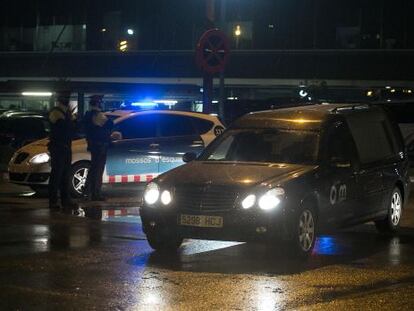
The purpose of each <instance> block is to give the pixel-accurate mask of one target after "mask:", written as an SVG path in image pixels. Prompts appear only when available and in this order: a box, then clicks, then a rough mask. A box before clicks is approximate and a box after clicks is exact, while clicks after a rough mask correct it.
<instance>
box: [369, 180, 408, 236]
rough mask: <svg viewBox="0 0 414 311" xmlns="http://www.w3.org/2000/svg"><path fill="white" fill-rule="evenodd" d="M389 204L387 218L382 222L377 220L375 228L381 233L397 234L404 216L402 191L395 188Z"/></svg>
mask: <svg viewBox="0 0 414 311" xmlns="http://www.w3.org/2000/svg"><path fill="white" fill-rule="evenodd" d="M387 204H388V213H387V217H386V218H384V219H382V220H377V221H376V222H375V226H376V227H377V230H378V231H379V232H381V233H395V232H397V230H398V228H399V227H400V221H401V216H402V207H403V200H402V196H401V191H400V189H398V188H397V187H395V188H394V190H393V191H392V193H391V197H390V198H389V201H388V203H387Z"/></svg>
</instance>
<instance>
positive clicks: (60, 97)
mask: <svg viewBox="0 0 414 311" xmlns="http://www.w3.org/2000/svg"><path fill="white" fill-rule="evenodd" d="M56 100H57V101H58V102H62V103H68V102H69V100H70V91H69V90H59V91H57V92H56Z"/></svg>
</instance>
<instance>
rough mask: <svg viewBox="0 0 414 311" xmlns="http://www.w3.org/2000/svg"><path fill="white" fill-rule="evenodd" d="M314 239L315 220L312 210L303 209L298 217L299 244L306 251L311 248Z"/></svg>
mask: <svg viewBox="0 0 414 311" xmlns="http://www.w3.org/2000/svg"><path fill="white" fill-rule="evenodd" d="M314 239H315V222H314V219H313V215H312V212H311V211H310V210H304V211H303V212H302V213H301V215H300V217H299V245H300V247H301V248H302V250H303V251H305V252H307V251H309V250H310V249H311V248H312V245H313V240H314Z"/></svg>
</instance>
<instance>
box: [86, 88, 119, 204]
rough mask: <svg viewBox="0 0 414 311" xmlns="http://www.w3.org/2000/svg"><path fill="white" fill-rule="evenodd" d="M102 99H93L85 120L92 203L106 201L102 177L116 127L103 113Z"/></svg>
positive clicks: (97, 96)
mask: <svg viewBox="0 0 414 311" xmlns="http://www.w3.org/2000/svg"><path fill="white" fill-rule="evenodd" d="M102 98H103V96H102V95H94V96H92V97H91V99H90V101H89V105H90V110H89V111H88V112H87V113H86V114H85V119H84V120H85V121H84V122H85V130H86V141H87V143H88V151H89V152H90V153H91V169H90V171H89V174H88V180H87V187H86V189H87V190H86V191H87V195H88V196H89V198H90V199H91V200H92V201H103V200H105V199H104V198H103V197H102V195H101V187H102V175H103V172H104V169H105V163H106V155H107V150H108V146H109V144H110V142H111V131H112V128H113V125H114V124H113V122H112V120H110V119H108V118H107V117H106V116H105V114H104V113H103V112H102Z"/></svg>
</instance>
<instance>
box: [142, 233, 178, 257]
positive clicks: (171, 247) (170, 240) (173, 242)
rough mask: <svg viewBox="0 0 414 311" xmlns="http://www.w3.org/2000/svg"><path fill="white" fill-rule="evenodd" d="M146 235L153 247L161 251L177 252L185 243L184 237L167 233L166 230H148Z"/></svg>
mask: <svg viewBox="0 0 414 311" xmlns="http://www.w3.org/2000/svg"><path fill="white" fill-rule="evenodd" d="M146 235H147V240H148V244H149V245H150V246H151V248H152V249H154V250H156V251H159V252H176V251H177V250H178V249H179V248H180V246H181V244H182V243H183V238H181V237H179V236H177V235H174V234H167V233H166V231H160V230H156V229H154V230H151V231H149V232H147V234H146Z"/></svg>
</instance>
